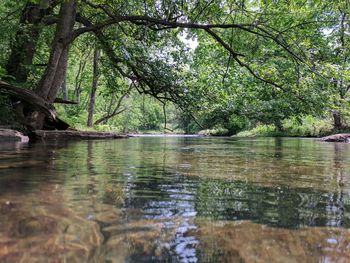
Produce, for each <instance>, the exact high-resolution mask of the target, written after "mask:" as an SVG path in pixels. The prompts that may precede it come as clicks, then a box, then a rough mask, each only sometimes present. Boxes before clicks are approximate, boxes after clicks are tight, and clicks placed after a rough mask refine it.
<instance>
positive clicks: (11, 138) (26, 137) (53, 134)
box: [0, 129, 129, 143]
mask: <svg viewBox="0 0 350 263" xmlns="http://www.w3.org/2000/svg"><path fill="white" fill-rule="evenodd" d="M128 137H129V135H126V134H119V133H115V132H97V131H78V130H36V131H31V132H29V133H28V134H25V133H22V132H20V131H16V130H12V129H0V142H22V143H26V142H29V141H40V140H41V141H50V140H57V139H64V140H94V139H124V138H128Z"/></svg>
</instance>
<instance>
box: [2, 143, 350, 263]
mask: <svg viewBox="0 0 350 263" xmlns="http://www.w3.org/2000/svg"><path fill="white" fill-rule="evenodd" d="M349 258H350V145H349V144H340V143H323V142H318V141H316V140H312V139H288V138H282V139H281V138H260V139H232V138H199V137H144V138H142V137H141V138H130V139H124V140H105V141H83V142H70V143H68V142H53V143H36V144H31V145H20V144H17V145H15V144H2V145H0V262H350V259H349Z"/></svg>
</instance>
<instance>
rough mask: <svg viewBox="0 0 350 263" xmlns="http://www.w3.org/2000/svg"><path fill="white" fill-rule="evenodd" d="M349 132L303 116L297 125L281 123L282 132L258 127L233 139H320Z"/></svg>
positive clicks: (326, 121) (272, 126) (286, 121)
mask: <svg viewBox="0 0 350 263" xmlns="http://www.w3.org/2000/svg"><path fill="white" fill-rule="evenodd" d="M339 132H349V130H347V129H344V130H341V131H335V130H334V129H333V126H332V121H331V120H330V119H327V118H325V119H317V118H314V117H312V116H305V117H304V118H302V122H301V123H299V122H298V121H296V119H288V120H285V121H284V122H283V130H282V131H279V130H277V129H276V127H275V126H274V125H263V124H261V125H258V126H256V127H255V128H253V129H251V130H247V131H242V132H239V133H238V134H236V135H234V136H235V137H322V136H326V135H329V134H334V133H339Z"/></svg>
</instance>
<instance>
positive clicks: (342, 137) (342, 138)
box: [321, 133, 350, 143]
mask: <svg viewBox="0 0 350 263" xmlns="http://www.w3.org/2000/svg"><path fill="white" fill-rule="evenodd" d="M321 141H325V142H346V143H350V133H339V134H334V135H330V136H326V137H323V138H321Z"/></svg>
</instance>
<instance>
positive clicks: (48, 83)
mask: <svg viewBox="0 0 350 263" xmlns="http://www.w3.org/2000/svg"><path fill="white" fill-rule="evenodd" d="M75 16H76V2H75V0H66V1H63V2H62V3H61V8H60V12H59V19H58V22H57V26H56V32H55V37H54V40H53V42H52V47H51V53H50V58H49V62H48V65H47V67H46V70H45V73H44V75H43V77H42V79H41V80H40V82H39V85H38V87H37V89H36V91H35V92H36V94H38V95H39V96H40V97H42V98H43V99H44V100H47V101H48V102H49V103H53V102H54V101H55V99H56V97H57V93H58V91H59V89H60V87H61V84H62V82H63V80H64V77H65V75H66V69H67V62H68V51H69V46H70V38H71V36H72V32H73V26H74V23H75ZM44 120H45V115H44V114H43V113H41V112H38V111H33V112H31V113H30V114H28V116H27V118H26V125H27V126H28V127H29V128H31V129H42V128H43V125H44Z"/></svg>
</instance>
